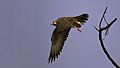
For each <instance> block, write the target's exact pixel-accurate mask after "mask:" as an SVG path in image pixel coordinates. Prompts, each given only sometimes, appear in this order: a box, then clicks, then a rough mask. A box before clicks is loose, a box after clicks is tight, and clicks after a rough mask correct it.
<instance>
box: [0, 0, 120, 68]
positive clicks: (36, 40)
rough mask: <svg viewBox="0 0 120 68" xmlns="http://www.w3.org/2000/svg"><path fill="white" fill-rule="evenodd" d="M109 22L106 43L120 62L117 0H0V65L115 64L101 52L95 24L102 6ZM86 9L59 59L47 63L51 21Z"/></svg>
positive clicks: (67, 67)
mask: <svg viewBox="0 0 120 68" xmlns="http://www.w3.org/2000/svg"><path fill="white" fill-rule="evenodd" d="M106 5H107V6H108V10H107V12H108V13H107V14H106V18H107V20H108V21H110V20H113V19H114V18H115V17H117V18H118V20H117V21H116V22H115V23H114V24H113V25H112V27H111V29H110V32H109V35H108V36H107V37H104V38H105V44H106V47H107V49H108V51H109V52H110V54H111V55H112V57H113V58H114V60H115V61H117V62H118V63H119V64H120V36H119V35H120V28H119V27H120V19H119V17H120V0H0V68H114V67H113V65H112V64H111V63H110V61H109V60H108V59H107V58H106V56H105V54H104V53H103V51H102V49H101V47H100V45H99V41H98V32H97V31H96V30H95V29H94V28H93V26H94V25H95V26H98V22H99V21H100V18H101V16H102V13H103V11H104V9H105V6H106ZM82 13H88V14H89V15H90V18H89V20H88V22H87V23H86V24H85V25H84V26H83V27H82V28H81V30H82V32H83V33H79V32H78V31H77V30H75V29H72V30H71V32H70V34H69V37H68V39H67V41H66V43H65V46H64V48H63V52H62V53H61V55H60V56H59V59H58V60H56V61H55V62H54V63H52V64H48V63H47V58H48V55H49V51H50V47H51V41H50V39H51V34H52V31H53V29H54V28H55V27H53V26H51V25H50V23H51V22H52V21H53V20H55V19H57V18H59V17H61V16H76V15H80V14H82Z"/></svg>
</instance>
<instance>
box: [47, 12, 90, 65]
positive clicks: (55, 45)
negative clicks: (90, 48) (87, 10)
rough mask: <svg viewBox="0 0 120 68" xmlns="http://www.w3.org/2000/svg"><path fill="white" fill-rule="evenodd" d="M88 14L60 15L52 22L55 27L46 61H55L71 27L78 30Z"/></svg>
mask: <svg viewBox="0 0 120 68" xmlns="http://www.w3.org/2000/svg"><path fill="white" fill-rule="evenodd" d="M88 17H89V15H88V14H82V15H79V16H75V17H60V18H58V19H57V20H55V21H53V22H52V25H53V26H56V28H55V29H54V31H53V34H52V37H51V42H52V43H51V50H50V54H49V58H48V63H49V62H51V63H52V62H53V61H55V59H56V58H58V56H59V55H60V52H62V48H63V46H64V43H65V41H66V39H67V37H68V35H69V32H70V29H71V28H76V29H77V30H78V31H80V27H81V25H82V24H84V23H85V22H86V21H87V20H88Z"/></svg>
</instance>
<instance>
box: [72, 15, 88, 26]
mask: <svg viewBox="0 0 120 68" xmlns="http://www.w3.org/2000/svg"><path fill="white" fill-rule="evenodd" d="M74 18H76V19H77V20H78V21H79V22H81V23H82V24H84V23H85V22H86V21H87V20H88V18H89V15H88V14H82V15H79V16H75V17H74Z"/></svg>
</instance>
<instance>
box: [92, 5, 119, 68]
mask: <svg viewBox="0 0 120 68" xmlns="http://www.w3.org/2000/svg"><path fill="white" fill-rule="evenodd" d="M106 11H107V7H106V9H105V11H104V13H103V16H102V18H101V20H100V23H99V29H98V28H96V27H95V26H94V28H95V29H96V30H97V31H98V32H99V41H100V44H101V47H102V49H103V51H104V53H105V55H106V56H107V58H108V59H109V60H110V61H111V63H112V64H113V65H114V66H115V67H116V68H120V66H119V65H118V64H117V63H116V62H115V61H114V60H113V58H112V57H111V56H110V54H109V53H108V51H107V49H106V48H105V45H104V42H103V39H102V32H103V31H104V30H106V31H108V29H109V28H110V27H111V26H112V24H113V23H114V22H115V21H116V20H117V18H115V19H114V20H112V21H111V22H110V23H108V24H107V26H105V27H101V24H102V20H103V18H104V17H105V13H106ZM104 20H105V21H107V20H106V19H105V18H104Z"/></svg>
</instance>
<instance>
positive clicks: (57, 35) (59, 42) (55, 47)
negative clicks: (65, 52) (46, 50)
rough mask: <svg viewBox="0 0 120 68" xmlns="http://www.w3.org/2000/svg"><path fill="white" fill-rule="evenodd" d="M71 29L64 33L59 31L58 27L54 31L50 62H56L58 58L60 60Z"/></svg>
mask: <svg viewBox="0 0 120 68" xmlns="http://www.w3.org/2000/svg"><path fill="white" fill-rule="evenodd" d="M70 29H71V28H68V29H66V30H64V31H62V32H58V31H57V27H56V28H55V30H54V31H53V34H52V37H51V41H52V44H51V50H50V55H49V58H48V62H51V63H52V61H55V59H56V58H58V55H60V52H62V49H63V46H64V43H65V41H66V39H67V37H68V34H69V31H70Z"/></svg>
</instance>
